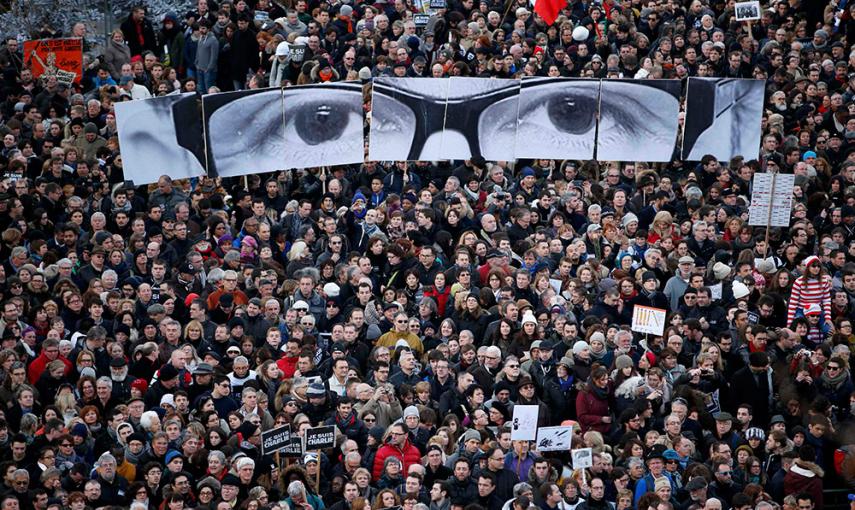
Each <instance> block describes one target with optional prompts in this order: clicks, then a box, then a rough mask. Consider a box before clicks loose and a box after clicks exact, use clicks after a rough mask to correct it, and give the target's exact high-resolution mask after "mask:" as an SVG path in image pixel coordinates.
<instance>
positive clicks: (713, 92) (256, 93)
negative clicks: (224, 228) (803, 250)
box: [116, 77, 764, 184]
mask: <svg viewBox="0 0 855 510" xmlns="http://www.w3.org/2000/svg"><path fill="white" fill-rule="evenodd" d="M681 90H682V87H681V82H680V81H677V80H592V79H572V78H526V79H523V80H499V79H484V78H461V77H452V78H378V79H375V80H374V90H373V97H372V111H371V118H370V125H371V130H370V144H369V149H368V159H369V160H373V161H395V160H410V161H414V160H453V159H470V158H473V157H476V156H478V157H483V158H484V159H487V160H515V159H581V160H587V159H597V160H602V161H651V162H659V161H670V160H671V159H672V158H673V157H677V156H676V155H675V152H677V153H679V154H681V155H682V158H683V159H686V160H690V161H696V160H700V159H701V158H702V157H703V156H704V155H706V154H712V155H714V156H716V157H717V158H718V159H721V160H727V159H731V158H732V157H734V156H737V155H740V156H743V157H745V158H746V159H753V158H756V157H757V156H758V154H759V146H760V136H761V129H760V121H761V118H762V108H763V94H764V82H763V81H758V80H733V79H726V78H725V79H722V78H690V79H689V80H688V88H687V99H686V117H685V124H684V131H683V145H682V148H681V150H679V151H675V146H676V141H677V139H678V131H679V128H678V124H679V123H678V118H679V109H680V95H681ZM362 102H363V95H362V86H361V85H360V84H359V83H350V82H348V83H333V84H323V85H306V86H298V87H287V88H284V89H280V88H271V89H261V90H249V91H240V92H230V93H221V94H210V95H205V96H202V99H201V101H200V100H199V96H196V95H194V94H192V93H188V94H181V95H170V96H164V97H159V98H154V99H148V100H140V101H130V102H123V103H117V104H116V121H117V124H118V132H119V142H120V144H121V147H122V155H123V158H124V167H125V172H126V174H127V175H129V176H132V178H133V179H134V180H135V181H136V182H138V183H140V184H143V183H150V182H155V181H156V180H157V178H158V177H159V176H160V175H162V174H166V175H170V176H171V177H174V178H184V177H195V176H200V175H205V174H208V175H212V176H221V177H236V176H242V175H247V174H253V173H262V172H270V171H275V170H282V169H289V168H311V167H319V166H332V165H345V164H359V163H362V162H363V160H364V132H363V124H364V121H363V109H362ZM200 103H201V108H200V107H199V106H200Z"/></svg>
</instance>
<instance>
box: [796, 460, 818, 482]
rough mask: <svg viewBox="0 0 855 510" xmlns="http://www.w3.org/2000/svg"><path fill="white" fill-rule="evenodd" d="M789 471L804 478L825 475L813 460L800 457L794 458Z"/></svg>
mask: <svg viewBox="0 0 855 510" xmlns="http://www.w3.org/2000/svg"><path fill="white" fill-rule="evenodd" d="M790 472H791V473H794V474H797V475H801V476H803V477H805V478H813V477H819V478H822V477H824V476H825V471H823V470H822V468H821V467H819V466H818V465H816V464H815V463H813V462H809V461H806V460H801V459H796V460H795V462H794V463H793V467H791V468H790Z"/></svg>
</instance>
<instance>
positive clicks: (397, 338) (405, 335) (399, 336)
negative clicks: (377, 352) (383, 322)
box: [375, 312, 424, 357]
mask: <svg viewBox="0 0 855 510" xmlns="http://www.w3.org/2000/svg"><path fill="white" fill-rule="evenodd" d="M409 324H410V318H409V317H408V316H407V314H406V313H404V312H399V313H396V314H395V315H394V320H393V326H394V327H393V329H392V330H391V331H389V332H388V333H384V334H383V335H381V336H380V338H378V339H377V341H376V342H375V345H376V346H382V347H387V348H389V349H395V348H397V347H398V344H399V343H400V342H401V341H403V342H404V343H405V344H406V345H407V346H408V347H409V348H410V349H411V350H412V351H413V352H414V354H415V355H416V356H418V357H421V355H422V354H423V353H424V345H423V344H422V340H421V338H419V337H418V336H417V335H414V334H413V333H412V332H410V329H409Z"/></svg>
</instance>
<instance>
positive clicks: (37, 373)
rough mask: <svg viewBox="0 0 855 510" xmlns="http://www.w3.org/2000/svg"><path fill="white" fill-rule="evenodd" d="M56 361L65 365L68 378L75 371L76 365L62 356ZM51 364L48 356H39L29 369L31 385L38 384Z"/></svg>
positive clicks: (28, 374)
mask: <svg viewBox="0 0 855 510" xmlns="http://www.w3.org/2000/svg"><path fill="white" fill-rule="evenodd" d="M56 359H58V360H59V361H62V363H63V364H64V365H65V373H64V374H63V375H65V376H66V377H68V374H70V373H71V371H72V370H73V369H74V365H72V364H71V361H69V360H67V359H65V358H64V357H62V356H57V357H56ZM48 363H50V360H49V359H48V358H47V355H46V354H45V353H44V352H43V353H41V354H39V356H38V357H37V358H36V359H34V360H33V362H32V363H30V366H29V368H27V379H28V380H29V381H30V384H36V383H37V382H38V380H39V377H41V375H42V372H44V371H45V368H47V364H48Z"/></svg>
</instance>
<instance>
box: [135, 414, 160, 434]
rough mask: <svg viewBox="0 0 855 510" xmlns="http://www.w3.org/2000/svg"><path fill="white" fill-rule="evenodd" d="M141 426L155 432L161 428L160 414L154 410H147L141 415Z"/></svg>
mask: <svg viewBox="0 0 855 510" xmlns="http://www.w3.org/2000/svg"><path fill="white" fill-rule="evenodd" d="M140 427H142V428H143V430H146V431H148V432H151V433H154V432H157V431H158V430H160V416H158V415H157V413H156V412H154V411H146V412H144V413H143V414H142V416H140Z"/></svg>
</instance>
